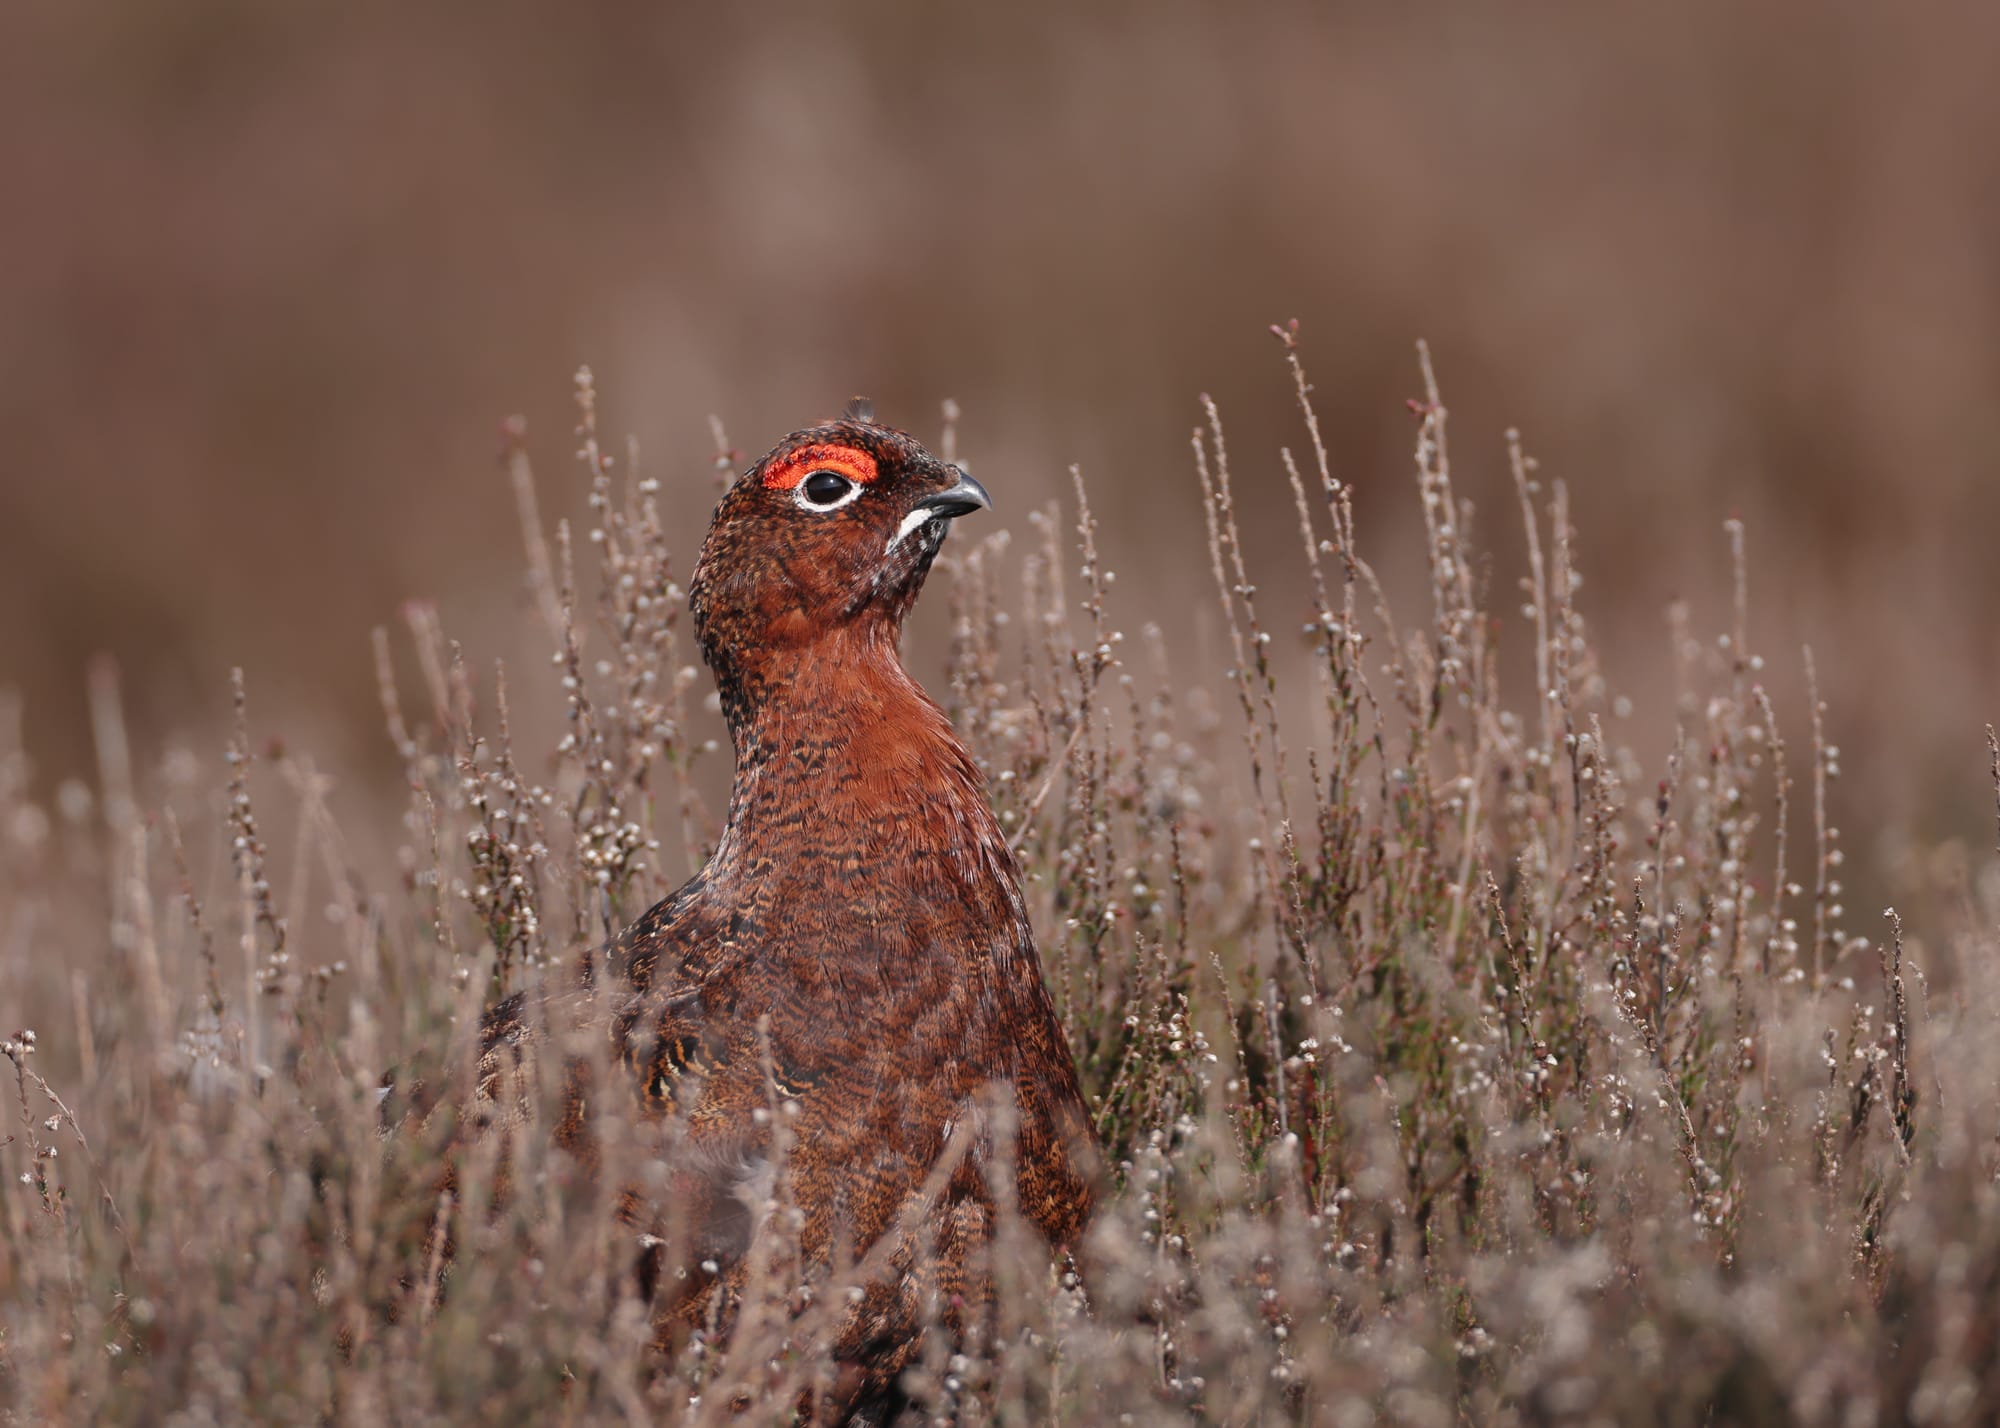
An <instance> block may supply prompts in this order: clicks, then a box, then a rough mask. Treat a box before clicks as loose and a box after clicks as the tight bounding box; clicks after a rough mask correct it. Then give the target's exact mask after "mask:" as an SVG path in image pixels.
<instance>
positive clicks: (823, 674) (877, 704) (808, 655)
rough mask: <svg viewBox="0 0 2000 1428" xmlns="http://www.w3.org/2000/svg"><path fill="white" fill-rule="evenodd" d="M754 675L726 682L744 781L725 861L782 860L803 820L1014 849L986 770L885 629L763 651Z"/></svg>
mask: <svg viewBox="0 0 2000 1428" xmlns="http://www.w3.org/2000/svg"><path fill="white" fill-rule="evenodd" d="M743 674H745V675H747V676H748V677H747V678H739V679H738V680H737V681H735V683H734V687H733V688H732V687H730V684H729V682H728V681H725V683H724V693H723V709H724V713H725V714H726V715H727V716H728V721H729V732H730V739H731V742H732V743H733V744H734V746H735V752H736V774H735V779H734V782H733V784H732V787H731V791H730V801H729V829H728V835H727V836H726V837H725V840H724V841H725V848H724V849H722V850H718V851H719V855H720V854H722V853H728V852H738V853H740V852H744V851H748V850H749V849H750V848H753V847H754V848H755V849H756V850H757V851H759V852H766V853H768V852H775V851H776V850H774V849H772V848H769V847H767V846H765V845H767V844H768V843H770V842H771V840H773V839H788V838H789V837H790V836H791V831H790V830H789V829H788V827H787V825H788V824H789V823H790V822H791V821H792V819H793V818H794V817H795V816H796V814H797V813H798V812H799V811H800V810H802V809H803V810H810V811H811V813H810V816H812V817H814V818H815V819H816V820H818V821H820V822H822V823H826V822H828V821H829V820H838V822H839V824H841V825H845V826H847V827H849V828H852V829H854V830H856V831H857V832H859V831H860V830H862V829H870V828H872V829H875V830H877V831H878V832H880V831H884V830H887V829H889V828H891V827H893V829H894V833H895V837H896V839H897V841H898V842H900V843H903V844H905V845H906V846H913V847H920V846H925V845H928V846H931V847H933V848H935V849H936V850H938V851H940V852H946V851H951V852H961V851H970V850H971V848H972V847H973V846H975V845H977V846H978V847H980V848H981V849H986V848H989V847H990V845H993V844H999V845H1000V846H1001V847H1003V848H1004V840H1003V839H1001V837H1000V833H999V828H998V825H997V824H996V823H995V821H994V818H993V813H992V810H991V807H990V805H989V804H988V802H987V798H986V792H985V787H984V782H983V780H982V778H981V776H980V774H979V771H978V767H977V765H976V764H975V763H974V762H973V759H972V756H971V754H970V753H969V752H967V750H966V748H965V746H964V744H963V743H961V742H960V740H959V738H958V735H957V734H956V732H955V731H954V730H953V729H952V726H951V720H950V719H949V718H947V717H946V715H945V713H944V711H943V710H942V709H940V708H939V707H938V706H937V704H936V703H934V702H933V701H932V700H931V698H930V697H929V696H928V695H926V694H925V693H924V691H923V690H922V689H921V688H920V687H919V686H918V685H917V682H916V681H915V680H914V679H912V678H911V677H910V675H909V673H908V672H907V671H906V670H905V669H904V668H903V662H902V658H901V656H900V654H899V653H898V651H897V639H896V631H895V629H894V628H893V627H891V626H889V625H887V623H886V622H882V623H856V624H854V625H850V626H845V627H842V628H840V629H836V630H832V631H828V632H826V633H825V634H824V635H823V636H822V637H821V638H819V639H817V640H815V641H813V642H811V643H809V644H803V645H798V646H794V647H790V648H784V649H771V650H765V651H762V652H761V653H760V655H759V659H758V664H757V667H756V668H755V669H754V670H746V671H743ZM731 845H733V846H731ZM980 861H984V859H981V860H980Z"/></svg>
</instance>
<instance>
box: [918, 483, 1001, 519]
mask: <svg viewBox="0 0 2000 1428" xmlns="http://www.w3.org/2000/svg"><path fill="white" fill-rule="evenodd" d="M955 474H956V475H957V476H958V481H957V483H956V484H954V485H951V486H948V487H946V488H945V489H944V490H942V491H939V492H938V493H937V494H936V495H934V496H926V497H924V498H923V500H921V501H919V502H917V505H916V509H917V510H919V511H927V512H929V513H930V515H932V516H934V517H935V516H942V517H943V518H944V519H946V520H951V519H953V518H955V517H957V516H966V515H970V514H972V512H974V511H990V510H992V509H993V498H992V497H991V496H989V495H987V494H986V488H985V487H984V486H982V485H980V484H979V483H978V482H977V481H975V480H973V479H972V478H971V477H970V476H968V475H966V474H965V473H964V472H963V471H957V472H956V473H955Z"/></svg>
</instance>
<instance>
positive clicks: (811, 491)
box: [798, 471, 861, 511]
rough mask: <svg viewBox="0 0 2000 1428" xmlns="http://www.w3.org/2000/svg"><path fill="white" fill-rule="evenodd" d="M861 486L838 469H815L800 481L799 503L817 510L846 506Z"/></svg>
mask: <svg viewBox="0 0 2000 1428" xmlns="http://www.w3.org/2000/svg"><path fill="white" fill-rule="evenodd" d="M860 489H861V488H860V487H859V486H857V485H855V484H854V483H853V482H852V481H850V480H848V479H847V478H846V477H845V476H842V475H841V474H840V473H839V472H837V471H815V472H813V473H812V474H811V475H810V476H808V477H806V479H805V480H803V481H801V482H799V487H798V490H799V504H801V505H803V506H807V507H810V508H811V509H813V510H815V511H830V510H832V509H833V508H834V507H836V506H844V505H846V504H847V502H848V501H849V500H850V499H851V498H852V497H853V496H854V495H855V493H856V492H858V491H859V490H860Z"/></svg>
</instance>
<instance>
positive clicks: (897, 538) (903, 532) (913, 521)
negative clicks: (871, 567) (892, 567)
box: [882, 506, 944, 555]
mask: <svg viewBox="0 0 2000 1428" xmlns="http://www.w3.org/2000/svg"><path fill="white" fill-rule="evenodd" d="M943 519H944V517H942V516H940V515H939V514H938V513H937V512H936V511H932V510H927V509H926V508H924V507H922V506H919V507H917V509H915V510H914V511H912V512H910V513H909V514H908V515H907V516H905V517H903V523H902V524H901V525H900V526H897V527H896V534H895V535H893V536H891V537H890V538H889V544H888V546H887V547H886V548H885V549H884V550H883V552H882V554H884V555H887V554H889V553H890V551H893V550H894V549H895V548H896V547H897V546H899V545H901V544H902V543H903V542H904V541H905V540H907V539H908V538H909V537H910V535H911V534H912V533H913V532H915V531H917V530H920V529H921V528H922V527H924V526H927V525H929V524H930V523H931V522H932V521H942V520H943Z"/></svg>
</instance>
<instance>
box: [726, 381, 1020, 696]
mask: <svg viewBox="0 0 2000 1428" xmlns="http://www.w3.org/2000/svg"><path fill="white" fill-rule="evenodd" d="M991 504H992V502H991V501H990V500H989V499H988V498H987V495H986V492H985V490H984V489H982V488H981V486H980V485H979V483H978V482H977V481H974V480H973V479H972V478H971V477H970V476H967V475H966V474H965V473H964V472H963V471H961V470H959V469H958V468H957V467H956V466H947V465H946V464H945V463H944V462H942V461H939V460H938V459H937V458H936V457H935V456H932V455H931V454H930V452H928V451H926V450H924V448H923V447H922V446H921V445H920V444H919V443H918V442H917V440H916V438H914V437H912V436H910V435H909V434H908V433H906V432H901V431H897V430H895V429H894V428H892V427H886V426H878V425H877V424H876V423H875V422H874V421H873V420H872V419H871V417H870V415H869V413H868V411H867V409H866V407H865V406H864V405H862V404H859V403H857V404H856V406H855V407H851V408H850V409H849V414H848V416H847V417H845V418H844V419H842V420H840V421H837V422H832V423H829V424H828V425H825V426H816V427H811V428H808V429H807V430H805V431H798V432H794V433H793V434H792V435H790V436H788V437H786V438H785V439H784V440H783V441H781V442H779V443H778V445H777V446H776V447H774V448H773V449H772V451H771V452H770V454H769V455H767V456H766V457H764V459H763V460H761V461H759V462H758V463H757V464H756V465H754V466H752V467H751V468H750V470H749V471H748V472H747V473H745V474H744V475H743V476H742V477H741V478H739V479H738V480H737V481H736V483H735V484H734V485H733V486H731V487H730V488H729V491H728V492H727V494H725V495H724V496H723V498H722V503H721V504H720V505H719V506H717V507H716V511H715V519H714V521H713V522H711V524H710V525H709V530H708V538H707V540H705V541H704V542H703V543H702V548H701V559H700V561H699V562H698V563H697V564H696V566H695V572H694V579H693V582H692V584H691V589H690V593H691V596H692V601H693V606H694V620H695V632H696V635H697V637H698V638H699V639H700V641H701V648H702V654H703V656H704V657H705V658H706V659H707V661H708V663H709V666H710V667H711V668H712V669H714V670H715V672H716V674H717V676H718V677H719V678H721V679H723V680H724V682H725V684H726V683H727V682H728V681H729V679H730V678H731V677H742V676H746V675H751V674H753V673H754V672H755V671H756V670H757V669H759V668H760V667H763V666H765V665H767V664H768V662H769V658H770V657H771V656H773V655H777V654H780V653H781V652H783V651H787V650H797V649H800V648H802V647H806V646H812V645H815V644H818V643H819V642H821V641H823V640H826V639H827V638H829V637H837V636H842V635H850V634H854V633H857V632H858V633H862V634H864V635H869V636H873V635H878V634H879V635H886V636H887V638H888V640H889V641H890V643H891V644H892V645H893V642H894V639H895V636H896V634H897V632H898V631H899V630H900V629H901V626H902V621H903V616H904V615H905V614H906V613H907V612H908V610H909V608H910V605H911V603H912V602H913V601H914V600H915V599H916V596H917V592H918V590H920V589H921V588H922V586H923V583H924V577H925V575H927V574H928V573H929V572H930V568H931V562H932V561H933V560H934V559H936V557H937V553H938V547H939V546H940V545H942V544H943V542H944V537H945V531H946V529H947V528H948V527H949V525H950V523H951V521H952V520H953V519H954V518H956V517H958V516H962V515H965V514H967V513H969V512H971V511H976V510H983V509H986V508H987V507H989V506H990V505H991ZM725 692H727V691H725Z"/></svg>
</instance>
